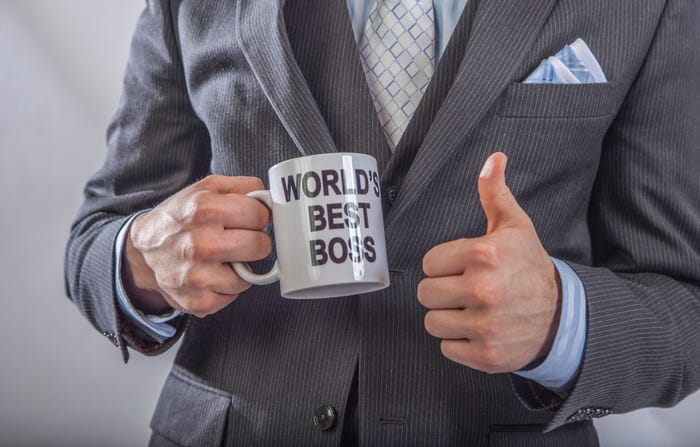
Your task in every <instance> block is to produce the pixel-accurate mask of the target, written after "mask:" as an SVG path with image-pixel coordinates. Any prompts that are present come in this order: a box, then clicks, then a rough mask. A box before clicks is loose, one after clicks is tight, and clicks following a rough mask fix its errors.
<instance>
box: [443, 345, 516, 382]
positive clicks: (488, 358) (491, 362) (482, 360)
mask: <svg viewBox="0 0 700 447" xmlns="http://www.w3.org/2000/svg"><path fill="white" fill-rule="evenodd" d="M440 350H441V351H442V355H444V356H445V357H447V358H448V359H450V360H452V361H453V362H457V363H460V364H462V365H465V366H468V367H470V368H473V369H477V370H479V371H483V372H485V373H488V374H495V373H504V372H511V371H514V370H515V368H513V367H512V365H510V364H509V363H510V362H508V360H507V359H506V357H505V354H504V352H503V351H502V350H501V349H498V348H494V347H491V348H487V347H485V346H484V345H483V344H482V343H480V342H478V341H473V340H450V339H447V340H442V342H440Z"/></svg>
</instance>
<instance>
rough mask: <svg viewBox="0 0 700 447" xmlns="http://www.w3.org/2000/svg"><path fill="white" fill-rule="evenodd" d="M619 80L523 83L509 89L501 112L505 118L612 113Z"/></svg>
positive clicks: (573, 116) (499, 113) (568, 116)
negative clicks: (580, 82)
mask: <svg viewBox="0 0 700 447" xmlns="http://www.w3.org/2000/svg"><path fill="white" fill-rule="evenodd" d="M617 87H618V83H616V82H605V83H599V84H522V83H513V84H511V85H510V86H508V88H507V89H506V91H505V93H504V95H503V98H502V100H501V102H500V107H499V109H498V115H499V116H501V117H503V118H587V117H600V116H607V115H611V114H612V113H613V112H614V110H615V107H616V97H617V95H616V94H615V93H616V92H617Z"/></svg>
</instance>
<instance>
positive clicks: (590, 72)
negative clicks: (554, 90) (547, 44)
mask: <svg viewBox="0 0 700 447" xmlns="http://www.w3.org/2000/svg"><path fill="white" fill-rule="evenodd" d="M601 82H608V80H607V78H606V77H605V73H603V69H602V68H601V67H600V64H599V63H598V60H597V59H596V58H595V56H593V53H592V52H591V50H590V48H588V45H586V42H584V41H583V40H582V39H576V40H575V41H574V42H573V43H572V44H571V45H566V46H565V47H564V48H562V49H561V50H560V51H559V52H558V53H557V54H555V55H554V56H550V57H548V58H547V59H545V60H543V61H542V63H541V64H540V65H539V67H537V69H535V71H533V72H532V74H530V76H528V77H527V79H525V80H524V81H523V83H524V84H594V83H601Z"/></svg>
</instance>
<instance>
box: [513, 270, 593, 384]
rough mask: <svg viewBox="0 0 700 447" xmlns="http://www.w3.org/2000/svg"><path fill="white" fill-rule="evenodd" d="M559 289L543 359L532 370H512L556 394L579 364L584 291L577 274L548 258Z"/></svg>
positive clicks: (583, 333)
mask: <svg viewBox="0 0 700 447" xmlns="http://www.w3.org/2000/svg"><path fill="white" fill-rule="evenodd" d="M551 259H552V262H554V266H555V267H556V268H557V271H558V272H559V277H560V278H561V289H562V305H561V317H560V319H559V329H558V331H557V335H556V337H555V338H554V343H553V345H552V349H551V350H550V351H549V354H548V355H547V357H546V358H545V360H544V361H543V362H542V363H541V364H540V365H538V366H537V367H535V368H533V369H529V370H527V371H523V370H520V371H515V372H514V374H517V375H519V376H521V377H524V378H526V379H530V380H534V381H535V382H537V383H539V384H540V385H542V386H544V387H546V388H549V389H550V390H552V391H554V392H556V393H565V392H567V391H568V390H569V389H570V387H571V385H572V384H573V381H574V378H575V377H576V374H577V372H578V369H579V367H580V365H581V359H582V358H583V348H584V346H585V344H586V329H587V325H588V323H587V321H586V292H585V290H584V288H583V283H581V279H579V277H578V275H576V273H575V272H574V271H573V270H572V269H571V267H569V266H568V265H567V264H566V263H565V262H563V261H560V260H559V259H555V258H551Z"/></svg>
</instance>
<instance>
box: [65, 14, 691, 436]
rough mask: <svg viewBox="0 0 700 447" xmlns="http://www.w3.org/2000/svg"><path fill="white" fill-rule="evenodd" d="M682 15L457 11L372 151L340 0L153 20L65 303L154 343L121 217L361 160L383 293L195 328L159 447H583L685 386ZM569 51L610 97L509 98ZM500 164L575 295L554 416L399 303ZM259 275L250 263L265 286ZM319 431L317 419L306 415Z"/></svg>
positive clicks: (687, 139)
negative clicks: (582, 340) (485, 169)
mask: <svg viewBox="0 0 700 447" xmlns="http://www.w3.org/2000/svg"><path fill="white" fill-rule="evenodd" d="M698 23H700V4H698V2H695V1H690V0H687V1H683V0H667V1H666V0H647V1H644V2H632V1H614V2H611V1H609V0H589V1H586V2H581V1H577V0H520V1H510V0H479V1H477V0H471V1H470V3H469V5H468V6H467V9H466V10H465V12H464V14H463V17H462V19H461V21H460V23H459V25H458V28H457V30H456V31H455V35H454V36H453V39H452V41H451V42H450V44H449V46H448V50H447V51H446V53H445V55H444V56H443V58H442V60H441V62H440V66H439V67H438V69H437V72H436V74H435V78H434V79H433V81H432V82H431V85H430V87H429V88H428V91H427V92H426V94H425V97H424V100H423V101H422V102H421V105H420V106H419V108H418V110H417V111H416V115H415V117H414V119H413V121H412V122H411V124H410V125H409V128H408V129H407V131H406V134H405V135H404V137H403V139H402V141H401V142H400V143H399V146H398V147H397V149H396V151H395V153H394V155H393V156H390V155H391V154H390V152H389V151H388V148H387V145H386V143H385V141H384V138H383V135H382V131H381V128H380V126H379V124H378V122H377V119H376V116H375V112H374V109H373V108H372V104H371V99H370V96H369V93H368V90H367V86H366V82H365V80H364V77H363V74H362V70H361V67H360V63H359V59H358V53H357V48H356V45H355V42H354V40H353V37H352V31H351V27H350V22H349V18H348V14H347V10H346V6H345V2H344V1H342V0H328V1H323V2H312V1H310V0H287V1H286V3H285V2H284V1H278V0H255V1H253V0H227V1H221V0H199V1H186V0H171V1H166V0H162V1H155V0H152V1H149V2H148V3H147V8H146V10H145V12H144V13H143V15H142V16H141V18H140V20H139V22H138V25H137V28H136V32H135V35H134V40H133V44H132V48H131V55H130V59H129V63H128V67H127V70H126V78H125V82H124V93H123V96H122V100H121V103H120V106H119V110H118V111H117V113H116V115H115V117H114V119H113V121H112V123H111V125H110V128H109V130H108V146H109V151H108V154H107V158H106V161H105V164H104V166H103V168H102V169H101V170H100V171H99V172H98V173H97V174H95V176H94V177H93V178H92V179H91V180H90V181H89V182H88V184H87V187H86V189H85V202H84V204H83V206H82V208H81V209H80V211H79V214H78V216H77V218H76V221H75V224H74V226H73V228H72V232H71V237H70V241H69V244H68V249H67V258H66V281H67V290H68V293H69V295H70V297H71V299H72V300H73V301H74V302H75V303H76V304H77V306H78V307H79V309H80V310H81V311H82V312H83V313H84V314H85V315H86V317H87V318H88V319H89V320H90V322H91V323H92V324H93V325H94V326H95V327H96V328H97V329H98V330H99V331H100V332H102V333H103V334H104V335H105V336H106V337H108V338H109V339H110V340H111V341H112V342H113V343H114V344H115V345H116V346H117V347H118V348H119V349H120V350H121V352H122V355H123V356H124V359H125V360H126V359H127V346H129V347H130V348H132V349H135V350H137V351H140V352H143V353H145V354H148V355H154V354H158V353H160V352H162V351H163V350H165V349H167V348H168V347H170V346H171V345H172V344H173V343H174V340H175V339H176V338H177V337H175V338H174V339H171V340H169V341H168V342H166V343H163V344H158V343H155V342H153V341H149V340H148V338H147V337H146V336H145V335H144V334H141V333H139V332H138V330H137V329H136V328H134V327H133V326H131V325H130V324H129V323H128V322H127V321H126V320H125V319H124V318H123V317H122V316H121V315H120V313H119V311H118V309H117V307H116V304H115V298H114V283H113V277H114V275H113V273H114V272H113V268H114V267H113V265H114V264H113V259H114V253H113V247H114V240H115V236H116V234H117V232H118V230H119V229H120V227H121V226H122V225H123V224H124V222H125V220H126V218H127V216H129V215H130V214H132V213H133V212H135V211H138V210H141V209H145V208H148V207H151V206H153V205H154V204H157V203H158V202H160V201H161V200H163V199H164V198H166V197H168V196H169V195H171V194H173V193H175V192H176V191H178V190H180V189H181V188H183V187H184V186H186V185H188V184H190V183H192V182H194V181H196V180H198V179H200V178H202V177H204V176H205V175H207V174H208V173H210V172H212V173H217V174H225V175H256V176H259V177H261V178H263V179H266V178H267V174H266V173H267V169H268V168H269V167H270V166H272V165H273V164H275V163H278V162H280V161H282V160H286V159H289V158H294V157H297V156H300V155H304V154H307V155H308V154H319V153H324V152H331V151H358V152H367V153H370V154H372V155H374V156H375V157H377V158H378V160H379V165H380V170H381V184H382V194H383V200H384V213H385V231H386V240H387V252H388V253H387V254H388V260H389V265H390V271H391V286H390V287H389V288H387V289H385V290H381V291H378V292H374V293H369V294H365V295H360V296H353V297H345V298H339V299H331V300H313V301H303V300H301V301H300V300H285V299H282V298H281V297H280V295H279V287H278V285H276V284H273V285H269V286H255V287H253V288H252V289H250V290H249V291H247V292H245V293H244V294H242V295H241V296H240V297H239V298H238V299H237V300H236V301H235V302H233V303H232V304H231V305H230V306H228V307H227V308H226V309H224V310H222V311H221V312H219V313H217V314H215V315H212V316H209V317H207V318H205V319H201V320H200V319H196V318H191V319H188V318H184V317H183V318H180V319H179V320H177V321H176V322H175V324H176V326H177V327H178V336H179V334H182V332H183V331H184V329H185V327H186V328H187V330H186V333H185V336H184V339H183V342H182V345H181V347H180V350H179V352H178V355H177V359H176V361H175V366H174V368H173V370H172V373H171V375H170V376H169V377H168V379H167V381H166V383H165V386H164V389H163V392H162V396H161V399H160V401H159V403H158V405H157V408H156V411H155V414H154V417H153V420H152V422H151V427H152V429H153V431H154V435H153V438H152V445H168V446H171V445H187V446H189V445H339V443H340V442H341V434H342V433H343V431H345V438H343V439H345V440H349V439H352V440H353V442H354V443H357V444H363V445H433V446H437V445H440V446H452V445H455V446H456V445H494V446H499V445H504V446H505V445H507V446H525V445H527V446H530V445H534V446H555V445H556V446H559V445H572V446H574V445H575V446H579V445H580V446H583V445H596V444H597V437H596V434H595V430H594V428H593V425H592V423H591V421H590V419H591V418H593V417H599V416H604V415H606V414H609V413H611V412H617V413H624V412H628V411H631V410H634V409H637V408H640V407H645V406H670V405H673V404H675V403H677V402H678V401H679V400H681V399H682V398H683V397H685V396H687V395H688V394H689V393H691V392H693V391H694V390H696V389H697V388H698V387H699V386H700V324H698V322H699V321H700V229H699V224H698V223H699V222H700V203H699V201H698V193H699V192H700V176H698V174H697V173H698V172H700V147H699V142H700V130H699V128H700V126H698V124H697V119H698V118H697V117H698V116H699V115H700V96H699V94H698V92H699V91H700V77H698V76H697V73H698V72H700V66H699V64H700V62H699V61H700V45H696V42H695V41H694V40H692V39H694V36H696V35H697V31H698ZM577 37H582V38H583V39H584V40H586V42H587V43H588V44H589V46H590V47H591V49H592V50H593V52H594V53H595V55H596V56H597V58H598V60H599V61H600V62H601V65H602V67H603V69H604V71H605V72H606V75H607V77H608V79H609V81H610V82H608V83H605V84H584V85H537V84H521V83H519V81H521V80H522V79H524V78H525V77H526V76H527V75H528V74H529V73H530V72H531V71H532V70H534V69H535V68H536V67H537V65H538V64H539V62H540V61H541V60H542V59H543V58H545V57H547V56H549V55H552V54H554V53H556V52H557V51H558V50H559V49H560V48H561V47H562V46H563V45H564V44H566V43H569V42H572V41H573V40H575V39H576V38H577ZM495 150H502V151H505V152H506V153H507V154H508V155H509V157H510V161H509V165H508V172H507V178H508V181H509V185H510V187H511V189H512V191H513V193H514V195H515V196H516V198H517V199H518V201H519V202H520V204H521V205H522V207H523V208H524V209H525V211H526V212H527V213H528V214H529V215H530V216H531V218H532V220H533V222H534V224H535V227H536V229H537V231H538V234H539V236H540V238H541V240H542V243H543V245H544V247H545V248H546V249H547V251H548V252H549V253H550V254H551V255H552V256H555V257H557V258H560V259H563V260H566V261H567V262H568V263H569V265H570V266H571V267H572V268H573V269H574V271H576V273H577V274H578V275H579V277H580V278H581V280H582V282H583V285H584V288H585V291H586V295H587V306H588V307H587V312H588V334H587V338H586V347H585V352H584V358H583V363H582V365H581V369H580V372H579V374H578V376H577V378H576V381H575V383H574V384H573V387H572V390H571V392H570V393H568V394H567V395H566V396H559V395H556V394H554V393H551V392H549V391H547V390H546V389H544V388H542V387H540V386H539V385H538V384H536V383H534V382H530V381H527V380H524V379H521V378H518V377H515V376H513V375H508V374H496V375H488V374H484V373H481V372H478V371H475V370H472V369H469V368H467V367H464V366H461V365H458V364H456V363H453V362H450V361H449V360H447V359H445V358H443V357H442V356H441V354H440V349H439V340H437V339H434V338H433V337H431V336H429V335H428V334H427V333H426V332H425V330H424V329H423V317H424V314H425V309H423V308H422V306H421V305H420V304H419V303H418V301H417V299H416V292H415V291H416V286H417V284H418V282H419V281H420V280H421V279H422V270H421V260H422V257H423V255H424V254H425V253H426V252H427V251H428V250H429V249H430V248H431V247H433V246H435V245H437V244H439V243H442V242H445V241H449V240H454V239H457V238H461V237H476V236H480V235H483V233H484V229H485V223H486V222H485V218H484V216H483V213H482V211H481V208H480V205H479V201H478V194H477V189H476V179H477V177H478V171H479V169H480V167H481V165H482V164H483V162H484V160H485V159H486V158H487V156H488V155H489V154H490V153H492V152H493V151H495ZM269 264H270V260H266V261H263V262H261V263H260V265H259V268H261V269H262V268H266V267H268V266H269ZM325 405H327V406H330V407H332V409H333V410H334V414H333V415H331V416H330V417H331V421H330V422H331V427H330V429H327V430H319V429H318V428H317V427H316V426H315V425H314V423H313V416H314V413H315V412H316V411H322V410H324V406H325Z"/></svg>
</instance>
